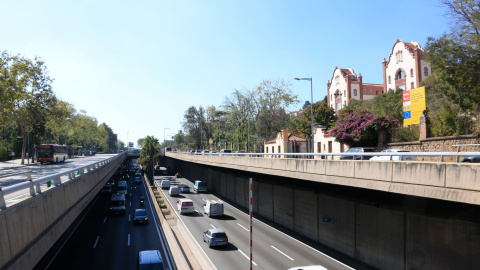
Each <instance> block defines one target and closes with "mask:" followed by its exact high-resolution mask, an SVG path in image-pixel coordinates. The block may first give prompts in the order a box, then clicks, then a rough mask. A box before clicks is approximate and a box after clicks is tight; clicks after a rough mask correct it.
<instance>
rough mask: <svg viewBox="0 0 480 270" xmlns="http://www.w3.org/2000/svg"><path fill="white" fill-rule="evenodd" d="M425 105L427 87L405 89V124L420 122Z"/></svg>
mask: <svg viewBox="0 0 480 270" xmlns="http://www.w3.org/2000/svg"><path fill="white" fill-rule="evenodd" d="M425 109H426V105H425V87H423V86H422V87H419V88H415V89H411V90H405V91H403V125H404V126H409V125H418V124H420V116H422V113H423V110H425Z"/></svg>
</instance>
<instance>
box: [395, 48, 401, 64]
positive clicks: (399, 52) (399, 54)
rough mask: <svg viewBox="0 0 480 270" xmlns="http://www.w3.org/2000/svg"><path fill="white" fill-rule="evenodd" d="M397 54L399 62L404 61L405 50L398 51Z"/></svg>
mask: <svg viewBox="0 0 480 270" xmlns="http://www.w3.org/2000/svg"><path fill="white" fill-rule="evenodd" d="M395 56H396V57H397V64H398V62H403V52H402V51H398V52H397V53H396V54H395Z"/></svg>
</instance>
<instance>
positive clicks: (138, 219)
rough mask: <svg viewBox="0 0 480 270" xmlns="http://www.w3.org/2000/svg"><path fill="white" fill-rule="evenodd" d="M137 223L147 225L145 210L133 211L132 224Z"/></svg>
mask: <svg viewBox="0 0 480 270" xmlns="http://www.w3.org/2000/svg"><path fill="white" fill-rule="evenodd" d="M138 223H148V214H147V211H145V209H135V214H134V215H133V224H138Z"/></svg>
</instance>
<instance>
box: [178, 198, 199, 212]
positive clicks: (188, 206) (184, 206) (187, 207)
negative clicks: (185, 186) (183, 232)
mask: <svg viewBox="0 0 480 270" xmlns="http://www.w3.org/2000/svg"><path fill="white" fill-rule="evenodd" d="M177 207H178V208H177V209H178V212H179V213H180V214H181V215H183V214H193V213H194V211H195V209H194V208H193V201H192V200H190V199H180V200H178V206H177Z"/></svg>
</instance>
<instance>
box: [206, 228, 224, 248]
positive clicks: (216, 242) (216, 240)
mask: <svg viewBox="0 0 480 270" xmlns="http://www.w3.org/2000/svg"><path fill="white" fill-rule="evenodd" d="M203 242H206V243H207V244H208V247H209V248H211V247H213V246H228V237H227V234H226V233H225V231H224V230H222V229H208V230H207V231H206V232H204V233H203Z"/></svg>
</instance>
